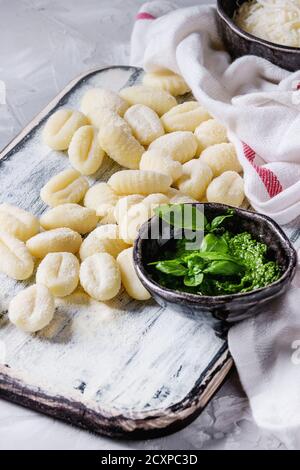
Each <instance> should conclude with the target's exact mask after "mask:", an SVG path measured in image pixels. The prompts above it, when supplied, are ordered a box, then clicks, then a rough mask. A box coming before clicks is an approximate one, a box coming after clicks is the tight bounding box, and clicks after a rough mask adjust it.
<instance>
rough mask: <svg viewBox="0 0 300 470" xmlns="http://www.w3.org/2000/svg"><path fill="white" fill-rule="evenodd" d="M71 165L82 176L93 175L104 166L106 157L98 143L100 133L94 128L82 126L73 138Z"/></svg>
mask: <svg viewBox="0 0 300 470" xmlns="http://www.w3.org/2000/svg"><path fill="white" fill-rule="evenodd" d="M68 153H69V160H70V163H71V165H72V166H73V167H74V168H75V169H76V170H78V171H79V172H80V173H81V174H82V175H92V174H94V173H96V171H97V170H99V168H100V167H101V165H102V162H103V158H104V155H105V152H104V150H103V149H102V148H101V147H100V144H99V141H98V131H97V130H96V128H95V127H94V126H82V127H80V128H79V129H77V131H76V132H75V134H74V135H73V137H72V140H71V142H70V146H69V150H68Z"/></svg>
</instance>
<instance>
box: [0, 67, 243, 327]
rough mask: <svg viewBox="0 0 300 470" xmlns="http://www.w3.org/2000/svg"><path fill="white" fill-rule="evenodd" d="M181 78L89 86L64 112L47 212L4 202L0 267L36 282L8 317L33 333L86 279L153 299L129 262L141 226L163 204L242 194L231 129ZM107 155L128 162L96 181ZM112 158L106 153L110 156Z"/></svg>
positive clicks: (101, 291)
mask: <svg viewBox="0 0 300 470" xmlns="http://www.w3.org/2000/svg"><path fill="white" fill-rule="evenodd" d="M189 91H190V90H189V88H188V86H187V84H186V83H185V82H184V80H183V78H182V77H180V76H179V75H176V74H173V73H171V72H166V71H165V72H160V73H159V72H157V73H148V74H145V75H144V78H143V83H142V84H141V85H137V86H131V87H128V88H124V89H122V90H121V91H120V93H119V94H117V93H115V92H113V91H111V90H106V89H101V88H94V89H90V90H88V91H87V92H86V93H85V95H84V96H83V98H82V101H81V110H80V111H78V110H72V109H59V110H58V111H57V112H55V113H54V114H53V115H52V116H50V118H49V119H48V121H47V123H46V125H45V127H44V130H43V140H44V143H45V144H47V145H48V146H49V147H50V148H51V149H54V150H57V151H67V152H68V157H69V162H70V167H69V168H67V169H66V170H64V171H62V172H61V173H59V174H57V175H55V176H54V177H52V178H51V179H50V181H48V183H47V184H46V185H45V186H44V187H43V188H42V189H41V193H40V197H41V199H42V200H43V201H44V203H46V204H47V205H48V206H49V209H48V210H47V211H46V212H45V213H44V214H43V215H42V216H41V218H40V220H38V219H37V218H36V217H35V216H33V215H32V214H30V213H28V212H26V211H24V210H23V209H20V208H18V207H15V206H13V205H10V204H6V203H3V204H1V205H0V225H1V232H0V271H2V272H3V273H5V274H6V275H7V276H10V277H11V278H13V279H16V280H25V279H28V278H30V277H31V276H32V275H33V273H34V270H35V265H37V269H36V284H33V285H31V286H30V287H28V288H26V289H25V290H23V291H21V292H19V293H18V294H17V295H16V297H15V298H14V299H13V300H12V301H11V302H10V306H9V319H10V320H11V322H12V323H14V324H15V325H16V326H17V327H19V328H21V329H22V330H24V331H27V332H30V333H33V332H36V331H38V330H40V329H42V328H44V327H45V326H46V325H47V324H48V323H49V322H50V321H51V320H52V318H53V315H54V311H55V297H65V296H68V295H70V294H71V293H72V292H74V290H75V289H76V288H77V287H78V285H79V284H80V285H81V287H82V288H83V289H84V291H85V292H86V293H87V294H88V295H89V296H90V297H92V298H93V299H95V300H97V301H108V300H110V299H112V298H113V297H115V296H116V295H117V294H118V293H119V291H120V289H121V286H122V285H123V287H124V288H125V290H126V291H127V293H128V294H129V296H131V297H132V298H134V299H137V300H147V299H149V298H150V294H149V293H148V292H147V291H146V290H145V288H144V287H143V285H142V284H141V282H140V281H139V279H138V277H137V275H136V273H135V269H134V264H133V243H134V241H135V239H136V237H137V234H138V231H139V228H140V227H141V225H142V224H143V223H144V222H145V221H146V220H147V219H149V218H150V217H151V216H152V215H153V211H154V208H155V207H157V206H158V205H160V204H165V203H173V204H174V203H184V202H195V201H202V202H204V201H208V202H221V203H225V204H229V205H233V206H240V205H241V204H242V202H243V200H244V185H243V179H242V177H241V176H240V173H241V171H242V168H241V166H240V164H239V161H238V159H237V156H236V152H235V149H234V146H233V145H232V144H231V143H230V142H229V141H228V138H227V133H226V129H225V128H224V127H223V126H222V125H221V124H220V123H219V122H218V121H216V120H215V119H213V118H212V117H211V116H210V115H209V113H208V112H207V111H206V109H204V107H202V106H201V105H200V104H199V103H198V102H196V101H186V102H183V103H181V104H178V102H177V99H176V96H177V97H178V96H180V95H184V94H186V93H187V92H189ZM105 155H107V156H108V157H110V158H111V159H112V160H114V161H115V162H117V163H118V164H119V165H121V166H122V167H125V168H126V169H124V170H120V171H116V172H115V173H114V174H113V175H112V176H111V177H110V178H109V180H108V181H107V182H103V181H100V182H96V183H95V184H94V185H93V186H91V187H90V184H89V181H88V179H87V176H91V175H94V174H95V173H96V172H97V171H98V170H99V168H100V167H101V165H102V163H103V159H104V157H105ZM105 158H106V157H105Z"/></svg>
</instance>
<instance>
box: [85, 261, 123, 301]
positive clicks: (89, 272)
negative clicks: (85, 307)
mask: <svg viewBox="0 0 300 470" xmlns="http://www.w3.org/2000/svg"><path fill="white" fill-rule="evenodd" d="M79 277H80V283H81V285H82V287H83V289H84V290H85V292H86V293H87V294H89V295H90V296H91V297H93V298H94V299H96V300H99V301H106V300H110V299H112V298H113V297H115V296H116V295H117V294H118V292H119V290H120V288H121V273H120V269H119V266H118V264H117V262H116V260H115V259H114V258H113V256H111V255H109V254H108V253H96V254H94V255H92V256H89V257H88V258H86V259H85V260H84V261H83V262H82V264H81V266H80V273H79Z"/></svg>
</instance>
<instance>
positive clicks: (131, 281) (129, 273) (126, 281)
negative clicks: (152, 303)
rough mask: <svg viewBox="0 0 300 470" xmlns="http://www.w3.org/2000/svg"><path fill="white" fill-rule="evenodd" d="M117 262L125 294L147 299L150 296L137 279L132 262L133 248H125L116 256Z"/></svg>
mask: <svg viewBox="0 0 300 470" xmlns="http://www.w3.org/2000/svg"><path fill="white" fill-rule="evenodd" d="M117 263H118V265H119V268H120V271H121V279H122V284H123V286H124V288H125V290H126V292H127V294H128V295H129V296H130V297H132V298H133V299H136V300H148V299H150V298H151V295H150V294H149V292H148V291H147V290H146V289H145V287H144V286H143V284H142V283H141V281H140V280H139V278H138V276H137V274H136V272H135V268H134V263H133V248H132V247H130V248H127V250H124V251H122V253H120V254H119V256H118V257H117Z"/></svg>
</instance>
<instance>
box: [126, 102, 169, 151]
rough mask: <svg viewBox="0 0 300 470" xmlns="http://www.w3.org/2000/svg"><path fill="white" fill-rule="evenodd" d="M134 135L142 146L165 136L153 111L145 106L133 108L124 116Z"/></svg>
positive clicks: (137, 105)
mask: <svg viewBox="0 0 300 470" xmlns="http://www.w3.org/2000/svg"><path fill="white" fill-rule="evenodd" d="M124 119H125V121H126V122H127V123H128V124H129V126H130V128H131V131H132V134H133V135H134V137H135V138H136V139H137V140H138V141H139V142H140V143H141V144H142V145H150V144H151V142H153V140H155V139H158V137H160V136H162V135H164V133H165V131H164V127H163V125H162V122H161V120H160V119H159V117H158V115H157V114H156V112H155V111H153V109H151V108H149V107H148V106H145V105H143V104H135V105H134V106H131V107H130V108H129V109H128V110H127V111H126V113H125V115H124Z"/></svg>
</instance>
